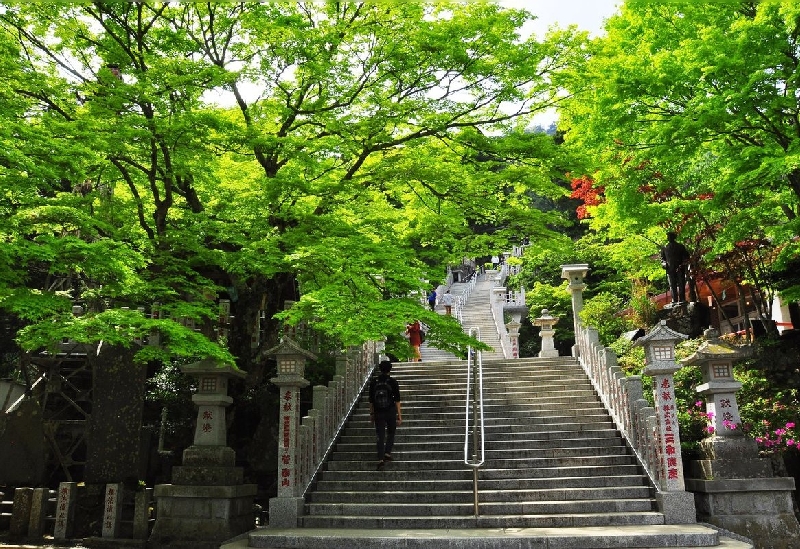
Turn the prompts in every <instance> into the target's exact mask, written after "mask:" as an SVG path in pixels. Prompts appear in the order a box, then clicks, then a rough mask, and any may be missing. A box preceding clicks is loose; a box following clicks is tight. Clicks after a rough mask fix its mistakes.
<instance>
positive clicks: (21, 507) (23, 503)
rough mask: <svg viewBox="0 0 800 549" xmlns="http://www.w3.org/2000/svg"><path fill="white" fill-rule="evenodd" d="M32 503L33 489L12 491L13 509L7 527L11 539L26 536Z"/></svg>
mask: <svg viewBox="0 0 800 549" xmlns="http://www.w3.org/2000/svg"><path fill="white" fill-rule="evenodd" d="M32 501H33V488H16V489H15V490H14V507H13V508H12V509H11V524H10V526H9V535H10V536H11V539H20V538H24V537H26V536H27V535H28V526H29V525H30V520H31V503H32Z"/></svg>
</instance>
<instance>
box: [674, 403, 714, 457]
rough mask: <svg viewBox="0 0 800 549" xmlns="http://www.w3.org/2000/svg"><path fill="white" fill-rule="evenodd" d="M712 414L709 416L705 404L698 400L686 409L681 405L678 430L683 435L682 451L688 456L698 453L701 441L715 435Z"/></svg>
mask: <svg viewBox="0 0 800 549" xmlns="http://www.w3.org/2000/svg"><path fill="white" fill-rule="evenodd" d="M712 419H713V415H712V414H707V413H706V411H705V404H704V403H703V401H702V400H697V401H695V402H693V403H690V404H688V406H686V407H685V408H684V407H683V406H680V405H679V408H678V428H679V429H680V434H681V449H682V451H683V452H686V453H687V454H688V455H691V454H693V453H696V452H697V451H698V449H699V445H700V441H701V440H703V439H704V438H706V437H708V436H711V435H712V434H713V433H714V426H713V425H712V423H713V422H712Z"/></svg>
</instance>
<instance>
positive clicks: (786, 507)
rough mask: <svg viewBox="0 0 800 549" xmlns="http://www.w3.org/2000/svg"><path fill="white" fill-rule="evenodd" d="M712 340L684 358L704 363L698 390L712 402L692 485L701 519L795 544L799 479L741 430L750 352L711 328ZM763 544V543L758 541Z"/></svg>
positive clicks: (767, 542)
mask: <svg viewBox="0 0 800 549" xmlns="http://www.w3.org/2000/svg"><path fill="white" fill-rule="evenodd" d="M703 335H704V337H705V338H706V341H705V342H703V344H702V345H701V346H700V347H699V348H698V349H697V351H696V352H695V353H694V354H693V355H692V356H690V357H688V358H686V359H684V360H683V361H682V362H683V364H685V365H686V366H699V367H700V368H701V370H702V372H703V383H702V384H701V385H699V386H697V387H696V388H695V390H696V391H697V392H698V393H700V394H702V395H703V397H704V398H705V401H706V411H707V413H709V414H712V415H711V418H710V419H711V422H712V425H713V427H714V432H713V433H711V434H709V436H707V437H706V438H704V439H703V440H702V441H700V454H701V458H700V459H695V460H692V461H690V462H689V471H688V478H687V479H686V485H687V487H688V488H689V489H690V490H691V491H692V492H693V493H694V496H695V501H696V502H697V509H698V511H699V514H698V519H699V520H701V521H703V522H709V523H712V524H715V525H718V526H720V527H722V528H725V529H727V530H730V531H733V532H737V533H741V534H745V535H747V536H748V537H751V538H752V539H753V540H762V541H763V546H765V547H767V546H768V547H794V546H795V545H796V543H797V540H798V539H800V523H798V521H797V518H796V517H795V514H794V510H793V507H794V504H793V502H792V500H793V494H794V491H795V479H794V478H793V477H789V476H787V477H776V476H774V475H773V472H772V464H771V462H770V459H768V458H759V455H758V445H757V443H756V441H755V440H753V439H752V438H751V437H749V436H747V435H746V434H745V433H744V432H743V431H742V429H741V425H740V423H741V419H740V417H739V407H738V404H737V403H736V391H738V390H739V388H740V387H741V386H742V385H741V383H739V382H738V381H736V380H735V379H734V378H733V364H734V362H736V361H737V360H739V359H742V358H745V357H746V356H747V355H748V350H744V349H742V348H737V347H734V346H733V345H730V344H728V343H726V342H725V341H722V340H721V339H719V333H718V332H717V331H716V330H714V329H708V330H706V331H705V333H704V334H703ZM756 546H757V547H760V546H762V543H757V544H756Z"/></svg>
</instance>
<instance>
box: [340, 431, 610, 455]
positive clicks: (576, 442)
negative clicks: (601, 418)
mask: <svg viewBox="0 0 800 549" xmlns="http://www.w3.org/2000/svg"><path fill="white" fill-rule="evenodd" d="M520 442H525V444H526V445H525V446H524V447H531V448H534V449H539V450H545V449H555V448H562V447H571V448H576V447H577V448H592V447H598V446H620V447H624V443H623V442H622V439H621V438H619V437H618V436H615V433H610V434H609V436H606V437H585V438H549V439H544V438H543V439H539V440H534V439H532V438H530V439H523V440H522V441H520V440H518V439H506V440H490V439H487V441H486V449H487V450H496V451H502V450H517V449H518V448H520V447H521V444H520ZM463 444H464V435H463V434H455V435H441V436H436V437H429V440H422V441H420V440H415V441H414V442H412V443H404V444H403V445H402V450H399V449H398V451H414V450H415V449H424V448H429V447H431V446H444V445H448V447H449V446H456V447H461V446H463ZM399 446H400V445H399V443H398V448H399ZM374 447H375V437H369V436H362V437H353V436H348V437H342V438H341V439H340V440H339V442H338V443H337V444H336V450H337V451H342V452H362V451H364V449H370V450H371V449H372V448H374Z"/></svg>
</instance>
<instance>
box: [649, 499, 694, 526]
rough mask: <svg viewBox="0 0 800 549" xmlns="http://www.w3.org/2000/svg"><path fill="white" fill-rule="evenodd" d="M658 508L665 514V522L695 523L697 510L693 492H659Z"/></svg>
mask: <svg viewBox="0 0 800 549" xmlns="http://www.w3.org/2000/svg"><path fill="white" fill-rule="evenodd" d="M656 503H657V504H658V509H659V511H661V512H662V513H663V514H664V524H694V523H695V522H697V512H696V510H695V506H694V495H693V494H692V493H691V492H658V493H657V494H656Z"/></svg>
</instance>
